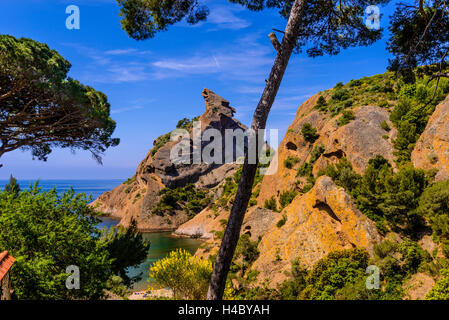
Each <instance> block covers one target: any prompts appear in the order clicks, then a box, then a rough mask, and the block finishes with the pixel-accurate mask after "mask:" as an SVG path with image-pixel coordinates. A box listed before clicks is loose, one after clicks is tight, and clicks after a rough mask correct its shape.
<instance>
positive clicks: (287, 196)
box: [279, 190, 298, 209]
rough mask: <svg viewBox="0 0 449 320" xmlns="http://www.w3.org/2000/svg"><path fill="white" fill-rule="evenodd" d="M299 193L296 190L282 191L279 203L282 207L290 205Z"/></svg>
mask: <svg viewBox="0 0 449 320" xmlns="http://www.w3.org/2000/svg"><path fill="white" fill-rule="evenodd" d="M297 194H298V192H297V191H296V190H285V191H283V192H281V195H280V196H279V204H280V205H281V209H284V208H285V207H286V206H288V205H289V204H290V203H291V202H292V201H293V199H295V197H296V195H297Z"/></svg>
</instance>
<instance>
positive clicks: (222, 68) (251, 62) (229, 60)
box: [152, 35, 274, 83]
mask: <svg viewBox="0 0 449 320" xmlns="http://www.w3.org/2000/svg"><path fill="white" fill-rule="evenodd" d="M257 38H258V35H249V36H246V37H244V38H241V39H239V40H237V41H235V42H234V43H231V44H226V45H224V46H223V47H221V48H215V49H214V50H209V51H204V50H201V51H200V52H196V53H193V54H192V55H191V56H190V58H186V55H188V54H186V53H183V55H182V56H179V57H176V58H165V59H160V60H157V61H155V62H153V63H152V66H153V67H155V72H154V73H153V74H152V76H154V77H156V78H170V77H183V76H189V75H199V74H216V73H219V74H220V77H222V78H226V79H233V80H242V81H250V82H259V83H261V82H263V79H264V77H266V76H267V75H268V74H269V72H270V68H271V65H272V64H273V55H274V53H273V50H272V48H271V47H270V46H268V44H267V45H266V46H262V45H260V44H259V43H258V42H257Z"/></svg>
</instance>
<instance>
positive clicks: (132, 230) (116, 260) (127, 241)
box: [100, 219, 150, 287]
mask: <svg viewBox="0 0 449 320" xmlns="http://www.w3.org/2000/svg"><path fill="white" fill-rule="evenodd" d="M100 240H101V242H103V243H105V244H106V248H107V250H108V252H109V257H110V258H111V259H112V260H111V271H112V273H113V274H116V275H119V276H120V278H121V279H122V280H123V284H124V285H125V286H128V287H129V286H130V285H131V284H133V283H135V282H136V281H139V280H140V279H141V275H142V274H140V275H136V276H134V277H132V278H130V277H129V276H128V275H127V273H126V269H127V268H128V267H136V266H137V265H139V264H140V263H142V261H144V260H145V259H146V258H147V256H148V250H149V249H150V242H149V241H145V240H144V239H143V236H142V234H140V233H139V232H138V231H137V222H136V220H134V219H132V220H131V223H130V226H129V227H128V228H124V227H120V228H119V229H118V231H116V230H114V229H112V228H111V229H110V230H108V229H104V230H103V231H102V233H101V237H100Z"/></svg>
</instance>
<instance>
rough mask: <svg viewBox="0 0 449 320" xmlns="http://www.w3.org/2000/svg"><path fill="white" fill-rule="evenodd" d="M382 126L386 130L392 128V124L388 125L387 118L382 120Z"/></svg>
mask: <svg viewBox="0 0 449 320" xmlns="http://www.w3.org/2000/svg"><path fill="white" fill-rule="evenodd" d="M380 127H381V128H382V129H383V130H385V131H390V130H391V128H390V126H389V125H388V123H387V121H385V120H384V121H382V123H381V124H380Z"/></svg>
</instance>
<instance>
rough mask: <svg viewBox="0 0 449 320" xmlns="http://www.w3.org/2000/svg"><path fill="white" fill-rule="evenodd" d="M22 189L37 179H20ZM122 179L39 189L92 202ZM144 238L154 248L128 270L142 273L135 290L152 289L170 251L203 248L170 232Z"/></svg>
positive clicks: (52, 183) (43, 184)
mask: <svg viewBox="0 0 449 320" xmlns="http://www.w3.org/2000/svg"><path fill="white" fill-rule="evenodd" d="M17 182H18V183H19V185H20V188H21V189H22V190H23V189H27V188H29V187H30V186H32V185H34V183H35V182H36V180H18V181H17ZM122 182H123V180H119V179H111V180H63V179H61V180H39V181H38V183H39V184H38V186H39V187H40V188H42V191H49V190H51V189H53V188H55V189H56V191H58V192H60V193H63V192H64V191H66V190H68V189H70V187H72V188H73V189H74V190H75V192H76V193H84V194H85V195H86V196H90V199H91V200H90V201H94V200H95V199H97V198H98V197H99V196H100V195H101V194H103V193H104V192H106V191H110V190H112V189H114V188H115V187H117V186H118V185H120V184H121V183H122ZM8 183H9V180H0V188H1V189H3V188H4V187H5V185H6V184H8ZM117 223H118V221H117V220H114V219H111V218H107V217H104V218H101V222H100V223H99V224H98V225H97V228H99V229H103V228H105V227H106V228H111V227H114V226H116V225H117ZM142 235H143V237H144V239H146V240H149V241H150V243H151V245H150V249H149V252H148V256H147V258H146V260H145V261H144V262H143V263H141V264H140V265H138V266H136V267H131V268H128V270H127V272H128V275H129V276H135V275H139V274H141V277H142V278H141V280H140V281H138V282H136V283H135V284H134V285H133V287H132V290H133V291H141V290H145V289H147V288H148V287H149V286H151V285H154V283H153V281H152V279H151V277H150V276H149V270H150V267H151V266H152V265H153V264H154V263H155V262H156V261H158V260H159V259H162V258H164V257H166V256H167V255H168V254H169V253H170V252H171V251H173V250H176V249H178V248H182V249H184V250H187V251H189V252H190V253H192V254H193V253H195V251H196V250H197V249H198V247H199V246H200V245H201V243H202V242H201V241H200V240H197V239H190V238H179V237H174V236H172V235H171V232H157V233H143V234H142Z"/></svg>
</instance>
